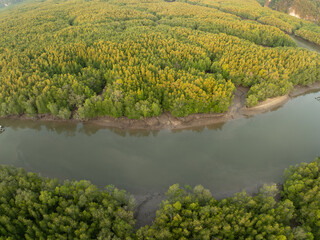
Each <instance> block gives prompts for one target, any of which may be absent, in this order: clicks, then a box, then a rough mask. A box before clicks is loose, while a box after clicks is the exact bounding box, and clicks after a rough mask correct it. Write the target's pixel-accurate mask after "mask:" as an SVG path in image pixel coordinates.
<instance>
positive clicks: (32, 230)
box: [0, 166, 134, 239]
mask: <svg viewBox="0 0 320 240" xmlns="http://www.w3.org/2000/svg"><path fill="white" fill-rule="evenodd" d="M0 192H1V198H0V239H132V236H133V225H134V219H133V212H132V208H133V204H132V199H131V197H130V196H129V195H128V194H126V193H125V192H124V191H120V190H118V189H116V188H114V187H111V186H110V187H107V188H106V190H105V191H100V190H99V189H98V188H97V187H96V186H94V185H92V184H91V183H90V182H88V181H79V182H70V181H66V182H64V183H63V184H60V183H59V182H58V181H57V180H56V179H47V178H41V177H39V176H38V175H36V174H34V173H26V172H25V171H24V170H22V169H14V168H10V167H2V166H0Z"/></svg>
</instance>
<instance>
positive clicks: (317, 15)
mask: <svg viewBox="0 0 320 240" xmlns="http://www.w3.org/2000/svg"><path fill="white" fill-rule="evenodd" d="M266 5H267V6H269V7H270V8H272V9H274V10H278V11H281V12H285V13H288V14H290V15H292V16H296V17H299V18H302V19H305V20H310V21H314V22H316V23H317V24H319V23H320V0H271V1H270V0H266Z"/></svg>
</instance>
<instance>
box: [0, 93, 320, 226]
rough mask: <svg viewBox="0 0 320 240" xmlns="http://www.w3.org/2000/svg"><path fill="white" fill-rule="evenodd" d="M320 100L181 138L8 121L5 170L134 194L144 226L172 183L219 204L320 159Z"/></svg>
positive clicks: (303, 100)
mask: <svg viewBox="0 0 320 240" xmlns="http://www.w3.org/2000/svg"><path fill="white" fill-rule="evenodd" d="M317 97H320V93H310V94H306V95H304V96H299V97H297V98H294V99H291V100H290V101H289V102H287V103H286V104H285V105H284V106H282V107H280V108H278V109H276V110H274V111H270V112H267V113H263V114H258V115H255V116H253V117H250V118H243V119H236V120H231V121H228V122H226V123H224V124H216V125H212V126H206V127H200V128H193V129H188V130H179V131H170V130H160V131H147V130H132V131H126V130H121V129H112V128H102V127H101V126H95V125H90V124H82V123H74V122H41V121H32V120H12V119H11V120H10V119H2V120H1V122H0V125H3V126H4V127H5V129H6V130H5V132H3V133H1V134H0V164H5V165H13V166H16V167H23V168H25V169H26V170H27V171H32V172H36V173H40V174H41V175H42V176H47V177H56V178H59V179H62V180H63V179H72V180H80V179H87V180H90V181H91V182H92V183H94V184H96V185H97V186H99V187H101V188H103V187H104V186H105V185H108V184H113V185H115V186H117V187H118V188H121V189H125V190H127V191H129V192H130V193H132V194H133V195H135V197H136V199H137V202H138V206H139V207H140V208H139V211H138V213H137V218H138V224H139V225H144V224H146V223H150V221H151V220H150V219H152V217H153V216H154V212H155V210H156V209H157V207H158V204H159V203H160V201H161V199H163V193H164V192H165V191H166V190H167V189H168V187H169V186H170V185H172V184H175V183H179V184H180V185H185V184H189V185H192V186H194V185H198V184H201V185H203V186H204V187H206V188H208V189H210V190H211V192H212V193H213V195H214V196H215V197H217V198H222V197H226V196H230V195H232V194H233V193H235V192H239V191H242V190H246V191H248V192H255V191H257V189H258V188H259V186H261V185H262V184H265V183H271V182H281V181H282V175H283V171H284V170H285V169H286V168H288V167H289V166H290V165H295V164H298V163H301V162H302V161H306V162H310V161H312V160H313V159H315V158H316V157H317V156H320V101H318V100H317V99H316V98H317ZM144 206H145V207H144Z"/></svg>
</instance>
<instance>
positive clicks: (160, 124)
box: [2, 82, 320, 130]
mask: <svg viewBox="0 0 320 240" xmlns="http://www.w3.org/2000/svg"><path fill="white" fill-rule="evenodd" d="M248 91H249V88H245V87H241V86H240V87H237V90H236V93H235V97H234V100H233V104H232V105H231V106H230V108H229V111H228V112H225V113H198V114H191V115H189V116H187V117H174V116H172V115H171V114H170V113H169V112H164V113H162V114H161V115H160V116H158V117H151V118H145V119H128V118H127V117H121V118H113V117H108V116H106V117H101V118H96V119H90V120H87V121H80V120H77V119H70V120H61V119H58V118H57V117H54V116H51V115H49V114H44V115H38V116H36V117H28V116H26V115H21V116H8V117H5V119H21V120H24V119H25V120H34V121H60V122H76V123H77V122H83V123H84V124H93V125H96V126H101V127H111V128H119V129H128V130H161V129H170V130H183V129H190V128H194V127H206V126H210V125H214V124H218V123H224V122H227V121H229V120H232V119H239V118H246V117H251V116H254V115H256V114H261V113H265V112H268V111H272V110H276V109H277V108H279V107H281V106H283V105H284V104H285V103H286V102H287V101H289V100H290V99H292V98H295V97H298V96H300V95H304V94H307V93H311V92H316V91H320V82H317V83H314V84H311V85H308V86H296V87H295V88H294V89H293V90H292V91H291V93H290V94H288V95H285V96H279V97H275V98H269V99H267V100H265V101H263V102H261V103H259V104H258V105H256V106H254V107H251V108H247V107H246V106H245V101H246V94H247V93H248ZM2 119H4V118H2Z"/></svg>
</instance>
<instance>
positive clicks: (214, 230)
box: [0, 158, 320, 240]
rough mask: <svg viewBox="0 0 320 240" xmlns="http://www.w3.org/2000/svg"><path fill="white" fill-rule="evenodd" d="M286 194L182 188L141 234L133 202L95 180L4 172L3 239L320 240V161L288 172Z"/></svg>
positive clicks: (274, 188) (173, 190) (266, 189)
mask: <svg viewBox="0 0 320 240" xmlns="http://www.w3.org/2000/svg"><path fill="white" fill-rule="evenodd" d="M284 177H285V182H284V184H283V189H282V190H280V189H279V186H278V185H275V184H272V185H265V186H263V187H262V188H261V189H260V190H259V192H258V193H257V194H256V195H254V196H250V195H247V194H246V193H245V192H242V193H238V194H235V195H234V196H233V197H229V198H226V199H222V200H216V199H215V198H214V197H212V195H211V193H210V191H209V190H207V189H204V188H203V187H202V186H196V187H195V188H193V189H192V188H191V187H188V186H186V187H185V188H181V187H179V185H178V184H175V185H173V186H171V187H170V188H169V191H168V192H167V200H165V201H163V203H162V204H161V206H160V209H159V210H158V211H157V216H156V219H155V220H154V222H153V223H152V224H151V225H150V226H145V227H142V228H140V229H138V230H134V229H133V224H134V219H133V212H132V209H133V205H132V199H131V197H130V196H129V195H127V194H126V193H125V192H123V191H119V190H117V189H115V188H114V187H108V188H107V190H106V191H99V190H98V189H97V188H96V187H95V186H93V185H92V184H90V183H89V182H87V181H80V182H68V181H67V182H65V183H64V184H59V183H58V181H57V180H50V179H46V178H40V177H39V176H37V175H36V174H34V173H26V172H25V171H24V170H22V169H18V170H17V169H14V168H11V167H1V168H0V180H1V181H0V193H1V194H0V239H230V240H231V239H239V240H241V239H248V240H250V239H252V240H253V239H254V240H256V239H257V240H259V239H260V240H262V239H263V240H264V239H268V240H275V239H277V240H286V239H292V240H293V239H294V240H313V239H319V238H320V224H319V223H320V217H319V213H320V191H319V189H320V158H318V159H316V160H315V161H313V162H311V163H310V164H306V163H302V164H301V165H299V166H295V167H290V168H289V170H286V171H285V175H284Z"/></svg>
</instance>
